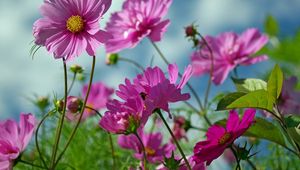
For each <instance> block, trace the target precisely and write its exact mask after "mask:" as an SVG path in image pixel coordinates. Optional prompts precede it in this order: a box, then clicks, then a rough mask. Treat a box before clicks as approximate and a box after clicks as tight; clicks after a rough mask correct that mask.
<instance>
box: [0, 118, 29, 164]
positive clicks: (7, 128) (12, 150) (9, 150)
mask: <svg viewBox="0 0 300 170" xmlns="http://www.w3.org/2000/svg"><path fill="white" fill-rule="evenodd" d="M34 127H35V118H34V116H33V115H32V114H24V113H21V115H20V123H19V125H18V123H17V122H15V121H13V120H6V121H4V122H0V169H1V170H8V169H12V166H13V162H14V160H15V159H17V158H18V157H19V155H20V154H21V153H22V152H23V151H24V150H25V148H26V146H27V145H28V143H29V141H30V139H31V137H32V134H33V131H34Z"/></svg>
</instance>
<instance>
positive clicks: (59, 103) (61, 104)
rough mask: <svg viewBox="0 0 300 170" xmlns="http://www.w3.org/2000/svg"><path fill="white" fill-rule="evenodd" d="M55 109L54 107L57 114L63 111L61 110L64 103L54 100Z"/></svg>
mask: <svg viewBox="0 0 300 170" xmlns="http://www.w3.org/2000/svg"><path fill="white" fill-rule="evenodd" d="M55 107H56V110H57V111H58V112H61V111H63V109H64V101H63V100H56V101H55Z"/></svg>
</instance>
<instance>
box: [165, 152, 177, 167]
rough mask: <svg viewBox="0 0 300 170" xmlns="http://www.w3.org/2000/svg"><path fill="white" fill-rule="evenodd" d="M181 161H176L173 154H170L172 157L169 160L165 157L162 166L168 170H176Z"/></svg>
mask: <svg viewBox="0 0 300 170" xmlns="http://www.w3.org/2000/svg"><path fill="white" fill-rule="evenodd" d="M180 162H181V159H179V160H177V159H176V158H175V156H174V152H172V155H171V157H170V158H167V157H165V158H164V162H163V164H164V166H165V167H166V168H168V169H178V168H179V167H180Z"/></svg>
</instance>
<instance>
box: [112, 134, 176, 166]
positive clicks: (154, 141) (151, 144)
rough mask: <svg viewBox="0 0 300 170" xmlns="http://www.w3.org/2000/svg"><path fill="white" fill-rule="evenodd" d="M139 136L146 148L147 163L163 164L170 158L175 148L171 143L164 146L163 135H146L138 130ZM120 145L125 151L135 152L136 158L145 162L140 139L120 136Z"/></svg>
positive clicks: (133, 136) (131, 136)
mask: <svg viewBox="0 0 300 170" xmlns="http://www.w3.org/2000/svg"><path fill="white" fill-rule="evenodd" d="M138 133H139V136H140V138H141V139H142V142H143V144H144V146H145V150H146V157H147V161H148V162H150V163H161V162H162V161H163V160H164V157H165V156H166V157H170V156H171V154H172V151H174V150H175V146H174V145H173V144H171V143H167V144H164V145H162V140H163V135H162V134H161V133H159V132H158V133H150V134H147V133H144V132H143V130H138ZM118 144H119V145H120V146H121V147H122V148H124V149H130V150H133V151H134V152H135V154H134V157H135V158H136V159H139V160H143V158H144V157H143V148H142V145H141V143H140V142H139V140H138V138H137V137H136V136H135V135H133V134H131V135H120V136H119V138H118Z"/></svg>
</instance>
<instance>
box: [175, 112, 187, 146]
mask: <svg viewBox="0 0 300 170" xmlns="http://www.w3.org/2000/svg"><path fill="white" fill-rule="evenodd" d="M186 121H187V120H186V119H185V118H184V117H183V116H176V117H175V118H174V126H173V133H174V136H175V138H176V139H177V140H180V139H182V138H184V139H185V140H186V141H188V138H187V136H186V128H187V127H186V123H187V122H186Z"/></svg>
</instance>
